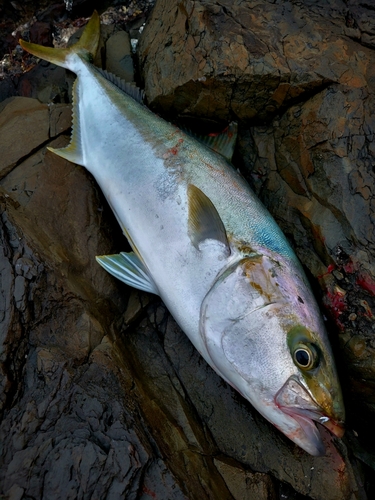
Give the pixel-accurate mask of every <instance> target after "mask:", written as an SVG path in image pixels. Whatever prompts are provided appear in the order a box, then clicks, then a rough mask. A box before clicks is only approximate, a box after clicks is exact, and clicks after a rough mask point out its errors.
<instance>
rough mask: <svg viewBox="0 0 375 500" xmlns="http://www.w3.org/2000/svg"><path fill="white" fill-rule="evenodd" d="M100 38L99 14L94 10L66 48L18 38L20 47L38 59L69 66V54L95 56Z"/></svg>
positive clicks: (88, 57)
mask: <svg viewBox="0 0 375 500" xmlns="http://www.w3.org/2000/svg"><path fill="white" fill-rule="evenodd" d="M99 38H100V18H99V14H98V13H97V12H96V10H95V11H94V13H93V15H92V16H91V19H90V21H89V22H88V23H87V25H86V27H85V29H84V31H83V33H82V36H81V38H80V39H79V40H78V42H77V43H75V44H74V45H72V46H71V47H68V48H66V49H54V48H53V47H43V45H37V44H36V43H29V42H25V41H24V40H20V41H19V42H20V45H21V47H22V48H23V49H24V50H26V51H27V52H30V54H33V55H34V56H36V57H40V59H45V60H46V61H49V62H51V63H54V64H57V66H62V67H63V68H68V69H70V68H69V61H68V56H69V55H70V54H79V55H81V56H83V57H84V58H85V59H88V60H89V59H90V57H93V56H95V54H96V51H97V48H98V44H99Z"/></svg>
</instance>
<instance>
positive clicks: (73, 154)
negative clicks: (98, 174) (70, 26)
mask: <svg viewBox="0 0 375 500" xmlns="http://www.w3.org/2000/svg"><path fill="white" fill-rule="evenodd" d="M99 38H100V18H99V14H98V13H97V12H96V11H94V13H93V15H92V16H91V19H90V21H89V22H88V23H87V25H86V27H85V29H84V31H83V33H82V36H81V38H80V39H79V40H78V42H77V43H75V44H74V45H72V46H71V47H68V48H66V49H54V48H52V47H43V46H42V45H37V44H35V43H29V42H25V41H23V40H20V44H21V47H22V48H23V49H25V50H26V51H27V52H30V54H33V55H34V56H37V57H40V58H41V59H45V60H46V61H49V62H51V63H53V64H57V65H58V66H62V67H63V68H67V69H73V68H74V61H75V60H76V57H74V56H79V57H80V58H82V59H84V60H86V61H90V60H91V59H92V58H93V57H94V56H95V54H96V51H97V49H98V44H99ZM78 86H79V81H78V79H77V80H76V81H75V83H74V86H73V124H72V136H71V140H70V144H69V145H68V146H67V147H66V148H61V149H54V148H48V149H49V150H50V151H52V152H53V153H55V154H57V155H58V156H61V157H62V158H65V159H66V160H68V161H71V162H73V163H77V164H79V165H83V164H84V163H83V154H82V147H81V146H82V145H81V134H80V119H79V108H78V105H77V103H78V93H79V92H78Z"/></svg>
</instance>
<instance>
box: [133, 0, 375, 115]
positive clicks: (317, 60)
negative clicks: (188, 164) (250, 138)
mask: <svg viewBox="0 0 375 500" xmlns="http://www.w3.org/2000/svg"><path fill="white" fill-rule="evenodd" d="M336 3H337V5H336ZM339 4H340V2H339V1H337V2H334V3H332V2H330V3H326V2H318V3H317V5H316V6H315V7H314V8H313V7H311V6H310V4H306V5H304V2H301V3H299V4H298V6H297V5H294V4H293V5H292V4H285V3H281V4H271V3H268V2H241V1H235V2H228V1H225V0H224V1H221V2H217V3H215V4H213V3H212V2H210V1H209V0H201V1H199V2H193V1H187V2H185V3H184V4H182V3H181V2H177V1H175V2H168V1H167V0H159V1H158V2H157V3H156V5H155V7H154V10H153V12H152V14H151V17H150V19H149V22H148V23H147V25H146V28H145V30H144V33H143V37H142V39H141V43H140V50H139V54H140V61H141V67H142V70H143V73H144V75H147V78H146V79H145V90H146V95H147V97H148V101H149V103H150V104H151V105H152V106H153V107H155V108H157V109H159V110H163V112H164V113H165V112H170V113H173V114H176V113H180V114H193V115H198V116H204V117H210V118H215V119H216V120H218V119H221V120H228V119H231V118H235V119H239V120H257V121H258V122H259V120H268V119H270V118H271V117H272V116H274V115H275V113H277V112H278V111H279V110H280V109H283V108H285V107H286V106H289V105H290V104H291V103H292V102H293V101H295V100H296V99H299V100H300V99H306V98H307V97H308V96H310V95H311V94H313V93H316V92H319V91H320V90H322V89H323V88H324V87H326V86H327V85H329V84H332V83H342V84H344V85H349V86H352V87H353V88H361V87H363V86H365V85H366V82H367V81H368V79H369V78H371V75H372V74H373V69H372V68H373V66H372V64H371V53H370V50H369V49H367V48H365V47H361V50H360V51H359V50H358V45H357V43H356V42H353V41H352V40H350V39H349V38H348V37H347V36H346V35H343V26H342V24H340V17H339V16H338V9H340V7H339ZM350 8H351V9H353V8H354V7H353V6H351V7H350ZM358 10H360V11H361V8H358ZM362 10H363V9H362ZM349 12H350V11H349ZM356 12H357V11H356ZM361 12H362V11H361ZM343 21H344V19H343V18H342V19H341V23H343ZM363 31H365V29H363Z"/></svg>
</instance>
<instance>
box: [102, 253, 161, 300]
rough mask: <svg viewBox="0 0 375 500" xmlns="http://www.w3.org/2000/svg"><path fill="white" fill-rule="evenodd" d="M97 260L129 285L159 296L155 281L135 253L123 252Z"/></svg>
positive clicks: (103, 256)
mask: <svg viewBox="0 0 375 500" xmlns="http://www.w3.org/2000/svg"><path fill="white" fill-rule="evenodd" d="M96 260H97V262H99V264H100V265H101V266H102V267H104V269H105V270H106V271H108V272H109V273H110V274H112V275H113V276H114V277H115V278H118V279H119V280H121V281H123V282H124V283H126V284H127V285H130V286H132V287H134V288H138V290H143V291H144V292H150V293H154V294H156V295H159V291H158V289H157V287H156V285H155V283H154V281H153V279H152V278H151V276H150V275H149V274H148V271H147V269H146V267H145V265H144V264H143V263H142V262H141V261H140V260H139V258H138V257H137V256H136V255H135V253H133V252H129V253H125V252H121V253H119V254H115V255H101V256H100V257H96Z"/></svg>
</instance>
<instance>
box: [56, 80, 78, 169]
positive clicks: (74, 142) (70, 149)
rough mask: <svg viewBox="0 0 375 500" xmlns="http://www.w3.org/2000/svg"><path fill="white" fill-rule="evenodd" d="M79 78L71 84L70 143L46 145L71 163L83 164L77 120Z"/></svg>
mask: <svg viewBox="0 0 375 500" xmlns="http://www.w3.org/2000/svg"><path fill="white" fill-rule="evenodd" d="M79 85H80V83H79V79H78V78H77V79H76V80H75V82H74V84H73V92H72V94H73V95H72V133H71V136H70V143H69V145H68V146H67V147H66V148H60V149H54V148H50V147H48V148H47V149H48V150H49V151H52V153H55V154H57V155H58V156H61V157H62V158H65V159H66V160H68V161H71V162H72V163H77V164H78V165H82V166H84V165H83V155H82V145H81V127H80V121H79V107H78V87H79Z"/></svg>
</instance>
